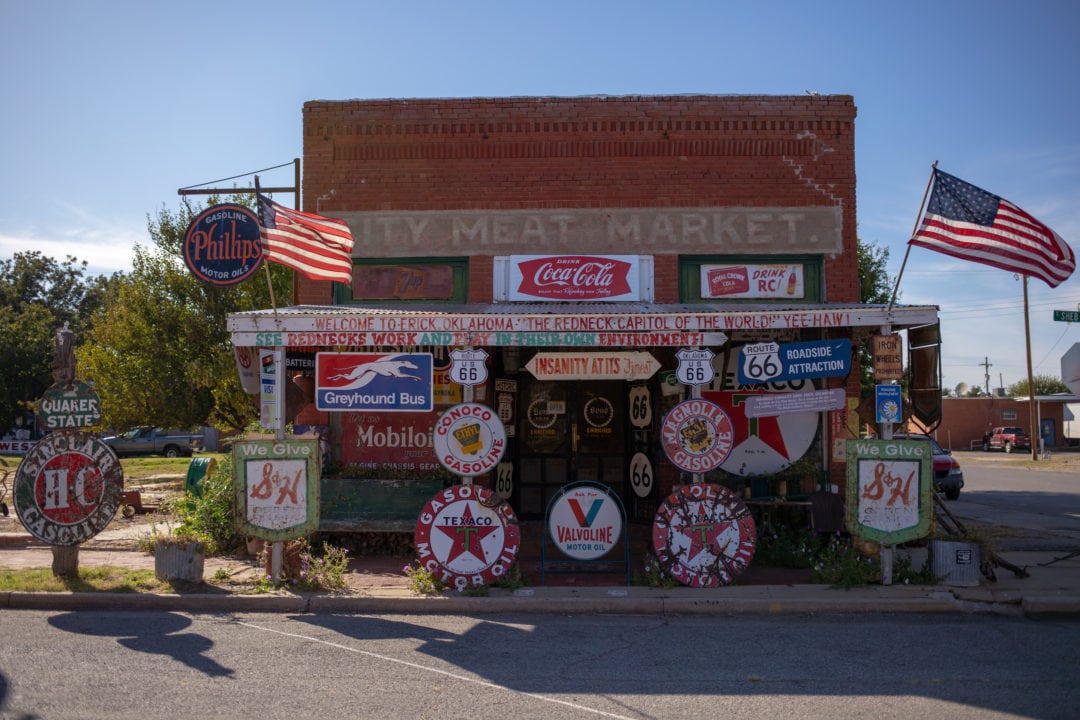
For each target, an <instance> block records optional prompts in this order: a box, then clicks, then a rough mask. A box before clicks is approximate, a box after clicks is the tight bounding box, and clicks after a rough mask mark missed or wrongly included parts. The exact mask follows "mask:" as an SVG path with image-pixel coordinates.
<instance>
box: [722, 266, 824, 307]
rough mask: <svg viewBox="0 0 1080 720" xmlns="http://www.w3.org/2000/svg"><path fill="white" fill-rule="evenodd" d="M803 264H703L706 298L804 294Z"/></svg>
mask: <svg viewBox="0 0 1080 720" xmlns="http://www.w3.org/2000/svg"><path fill="white" fill-rule="evenodd" d="M805 295H806V290H805V282H804V279H803V266H802V265H702V266H701V297H703V298H787V299H789V300H790V299H794V298H802V297H804V296H805Z"/></svg>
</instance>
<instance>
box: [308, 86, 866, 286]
mask: <svg viewBox="0 0 1080 720" xmlns="http://www.w3.org/2000/svg"><path fill="white" fill-rule="evenodd" d="M303 114H304V167H303V171H304V182H303V194H304V195H303V202H304V207H305V208H309V209H315V208H318V209H319V211H321V212H322V213H324V214H327V215H333V214H334V211H335V210H338V211H387V210H402V211H404V210H470V209H486V210H499V209H547V208H603V207H627V208H630V207H661V208H667V207H671V208H678V207H770V206H772V207H822V206H824V207H840V208H841V214H842V217H843V247H844V251H843V252H842V253H841V254H840V255H839V256H837V257H835V258H831V259H828V260H827V262H826V265H825V278H826V300H828V301H829V302H838V303H842V302H857V301H858V298H859V287H858V273H857V264H856V254H855V247H856V236H855V154H854V147H855V140H854V121H855V114H856V111H855V106H854V102H853V99H852V98H851V96H848V95H832V96H659V97H657V96H650V97H638V96H626V97H580V98H556V97H516V98H463V99H434V100H431V99H418V100H352V101H340V102H338V101H312V102H308V103H305V105H304V109H303ZM470 266H471V271H470V280H469V284H470V297H469V299H470V301H472V302H486V301H489V300H490V298H491V266H490V261H488V262H485V261H484V260H483V259H481V258H477V257H474V258H473V259H472V260H471V262H470ZM675 268H676V263H675V258H674V256H664V255H658V256H656V257H655V281H656V300H657V301H658V302H673V301H675V300H676V299H677V289H676V285H677V282H676V278H675V275H674V271H675ZM329 297H330V291H329V287H328V284H327V283H313V282H309V281H306V280H305V279H302V278H301V279H300V281H298V283H297V302H298V303H299V304H308V303H328V302H329Z"/></svg>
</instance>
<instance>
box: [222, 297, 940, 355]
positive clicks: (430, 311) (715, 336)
mask: <svg viewBox="0 0 1080 720" xmlns="http://www.w3.org/2000/svg"><path fill="white" fill-rule="evenodd" d="M937 321H938V308H937V306H932V305H919V306H915V305H893V306H891V307H889V306H886V305H859V304H820V305H797V304H792V305H788V306H782V305H776V304H772V305H766V304H762V305H756V306H752V305H737V306H733V305H720V304H713V303H693V304H689V303H687V304H656V303H546V302H545V303H493V304H460V305H446V304H438V305H437V304H431V305H402V306H394V307H388V306H383V307H367V306H359V305H300V306H294V307H287V308H278V309H276V310H273V309H268V310H252V311H248V312H240V313H231V314H229V316H228V318H227V321H226V328H227V329H228V330H229V332H230V333H231V334H232V342H233V345H237V346H263V347H266V346H288V347H329V346H351V347H362V346H379V345H398V346H406V345H475V346H489V347H499V346H504V347H615V346H618V347H681V346H706V347H708V346H717V345H723V344H724V343H725V342H726V341H727V338H728V337H729V336H730V334H731V333H732V332H737V331H767V330H791V329H799V330H802V329H813V328H853V327H874V328H877V327H882V328H885V327H888V328H891V329H892V330H902V329H904V328H909V327H916V326H919V325H931V324H933V323H936V322H937Z"/></svg>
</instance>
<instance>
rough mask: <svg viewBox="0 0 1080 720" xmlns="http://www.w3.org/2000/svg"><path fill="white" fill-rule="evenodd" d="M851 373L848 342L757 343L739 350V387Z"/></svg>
mask: <svg viewBox="0 0 1080 720" xmlns="http://www.w3.org/2000/svg"><path fill="white" fill-rule="evenodd" d="M850 372H851V340H849V339H848V338H840V339H837V340H817V341H813V342H798V343H776V342H760V343H750V344H747V345H744V346H743V347H742V348H741V349H740V350H739V374H738V379H739V383H740V384H741V385H756V384H760V383H766V382H787V381H791V380H807V379H811V378H825V377H843V376H844V375H847V374H848V373H850Z"/></svg>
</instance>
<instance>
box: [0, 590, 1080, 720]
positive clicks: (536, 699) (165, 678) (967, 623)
mask: <svg viewBox="0 0 1080 720" xmlns="http://www.w3.org/2000/svg"><path fill="white" fill-rule="evenodd" d="M0 634H2V637H3V642H2V643H0V708H2V716H3V717H4V718H31V717H40V718H50V719H53V720H62V719H64V718H79V719H80V720H81V719H85V718H104V717H108V718H119V719H120V720H126V719H128V718H130V719H131V720H145V719H146V718H157V717H168V718H199V719H200V720H205V719H208V718H230V719H231V720H238V719H241V718H259V720H279V719H281V720H285V719H287V720H296V718H308V717H326V718H336V717H350V718H380V719H381V720H383V719H386V718H469V719H470V720H486V719H489V718H490V719H492V720H495V719H498V720H505V719H506V718H514V719H515V720H524V719H527V718H543V719H545V720H560V719H563V718H593V717H603V718H704V717H724V718H727V719H729V720H730V719H737V718H767V717H798V718H830V719H833V718H852V717H873V718H875V719H880V720H888V719H890V718H911V717H927V718H935V720H947V719H949V718H964V719H965V720H972V719H973V720H980V719H981V718H999V717H1002V716H1003V715H1008V716H1010V717H1016V716H1021V717H1031V718H1048V719H1054V718H1069V719H1070V720H1071V718H1074V717H1075V716H1076V708H1077V707H1080V684H1078V683H1076V668H1077V667H1078V665H1080V621H1065V620H1061V621H1033V620H1025V619H1020V618H1003V617H986V616H979V617H961V616H952V615H950V616H925V615H924V616H918V615H904V616H892V617H890V616H879V615H875V616H872V617H864V616H851V615H837V616H830V615H816V616H802V617H798V616H783V617H773V618H770V617H757V616H755V617H747V616H739V617H716V616H711V617H705V616H687V617H671V616H668V617H654V616H648V617H635V616H603V615H601V616H596V615H591V616H558V615H545V616H533V615H530V616H515V615H503V616H485V617H483V618H473V617H463V616H456V615H423V616H405V615H365V616H361V615H300V616H288V615H266V614H250V615H188V614H182V613H173V612H147V613H130V612H97V613H94V612H70V613H65V612H60V613H55V612H51V613H50V612H40V611H29V610H24V611H11V612H5V613H3V614H0Z"/></svg>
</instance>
